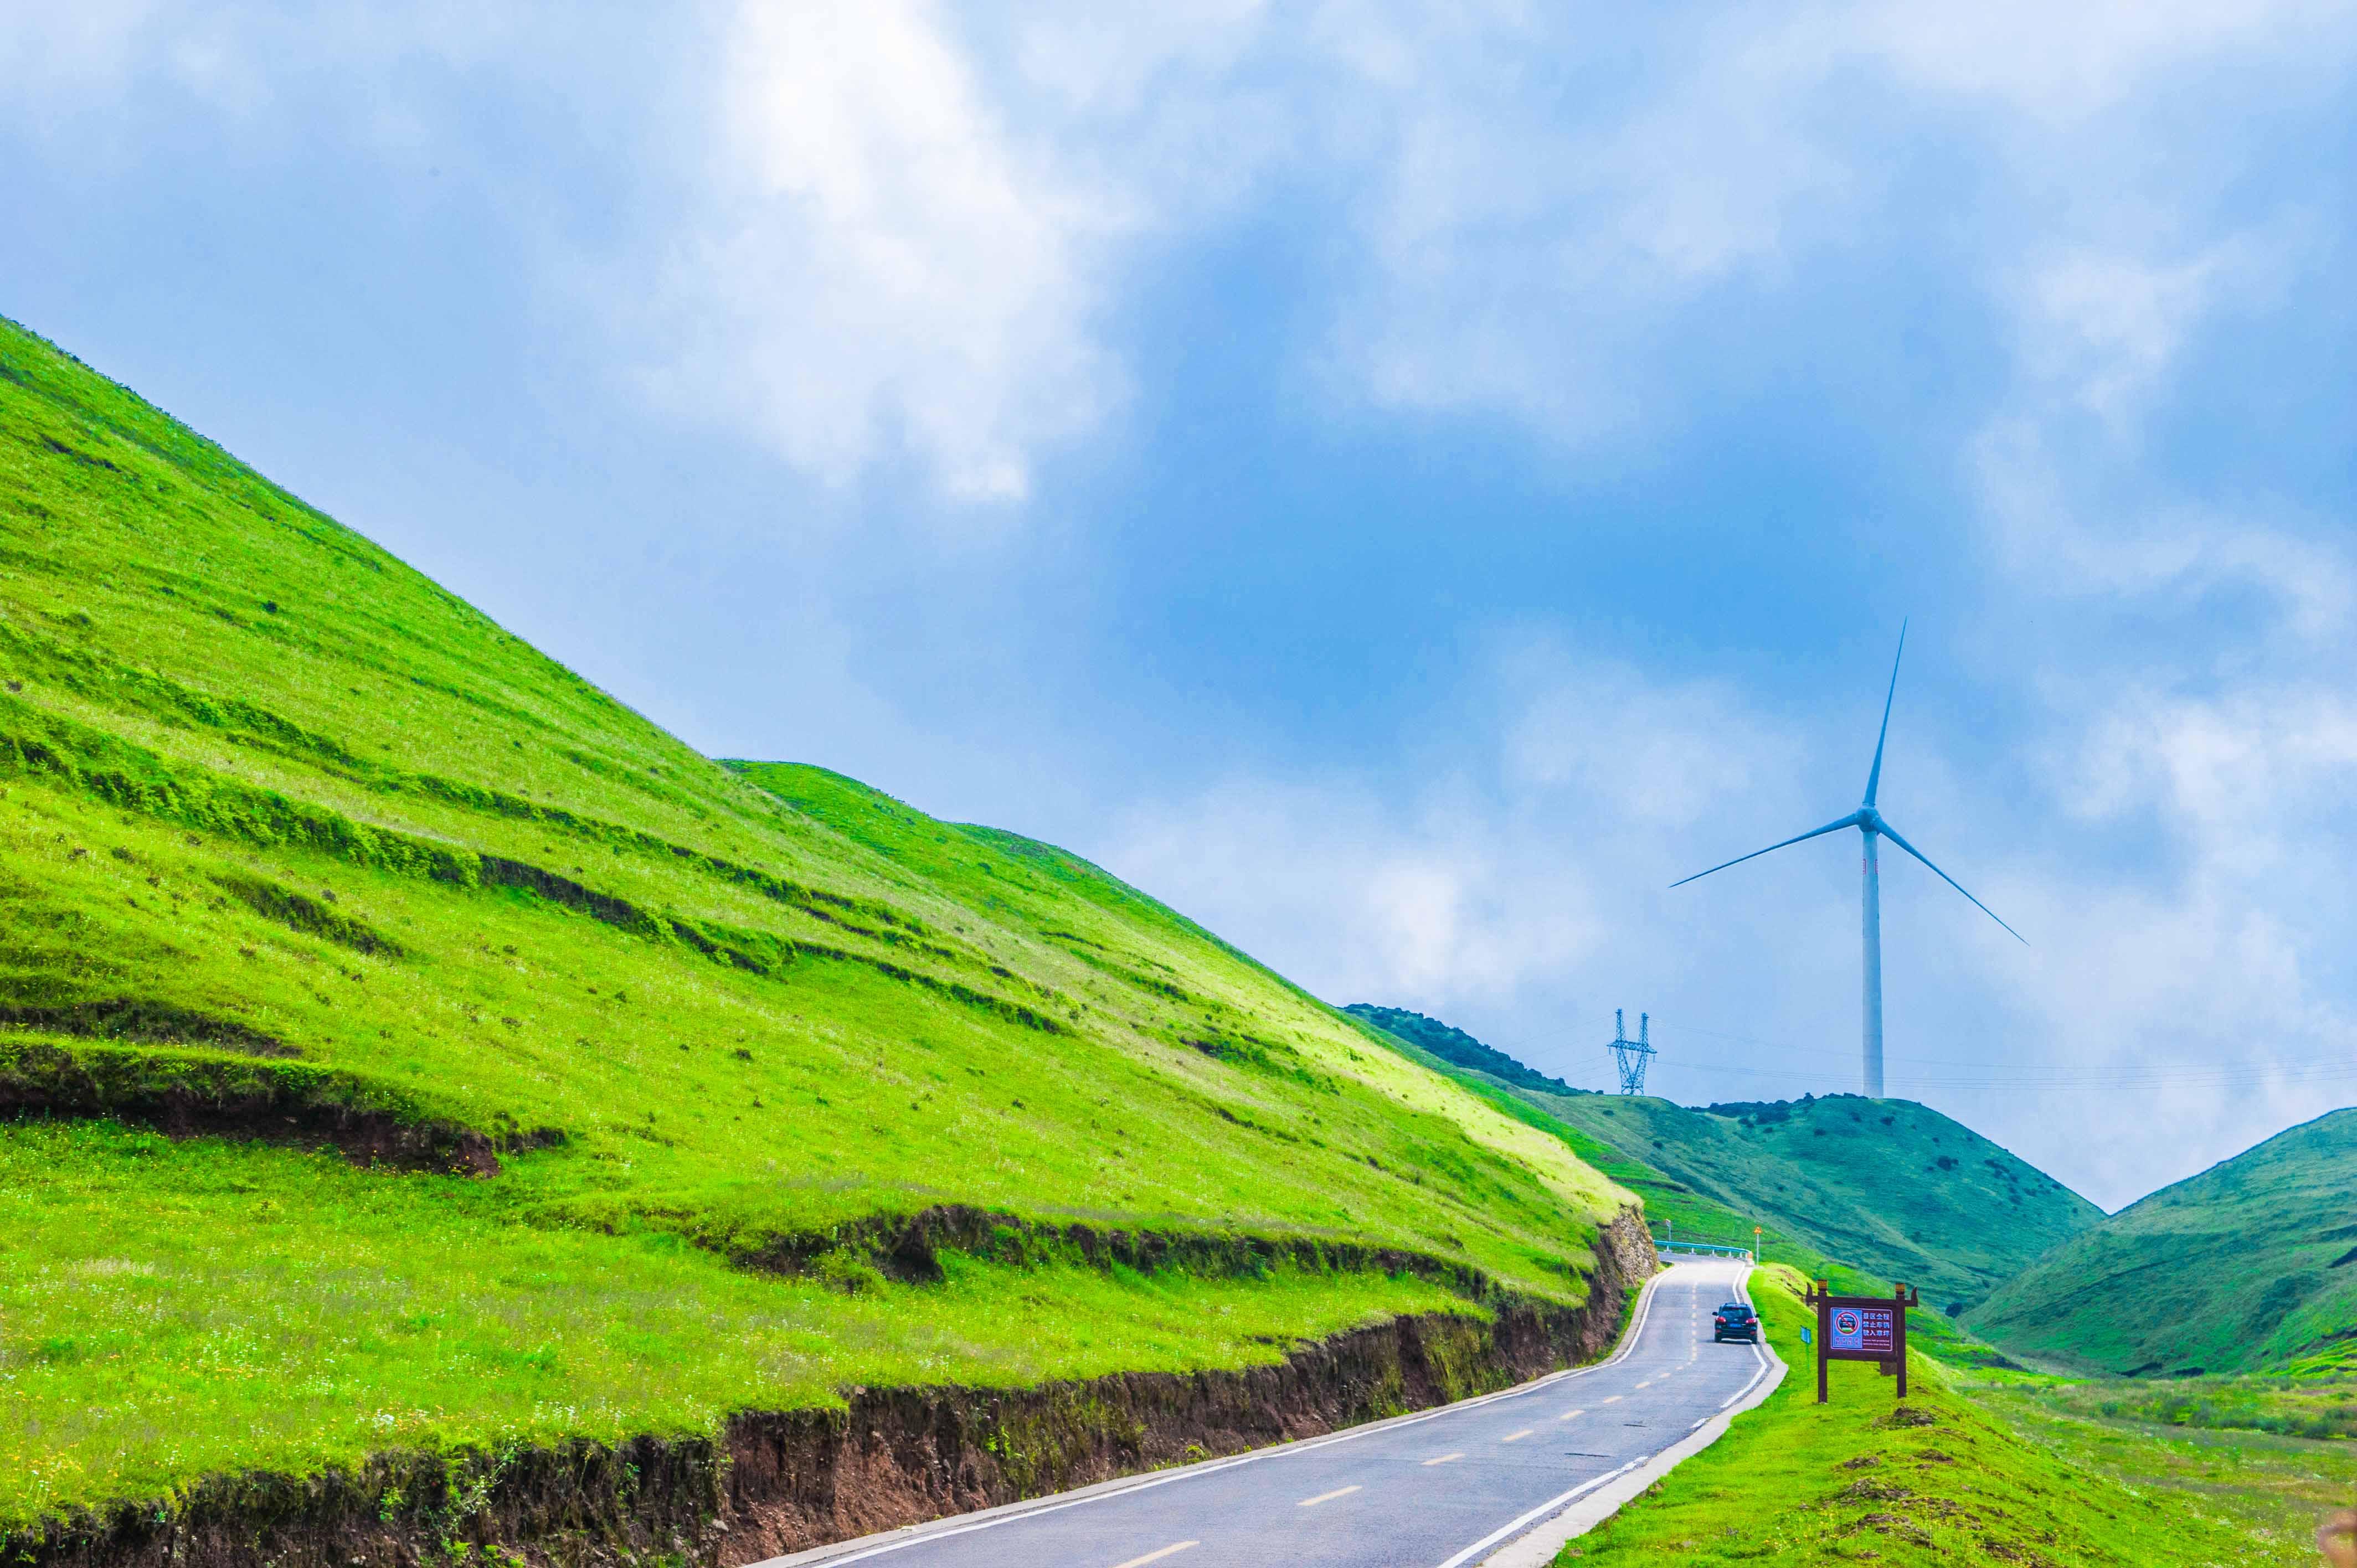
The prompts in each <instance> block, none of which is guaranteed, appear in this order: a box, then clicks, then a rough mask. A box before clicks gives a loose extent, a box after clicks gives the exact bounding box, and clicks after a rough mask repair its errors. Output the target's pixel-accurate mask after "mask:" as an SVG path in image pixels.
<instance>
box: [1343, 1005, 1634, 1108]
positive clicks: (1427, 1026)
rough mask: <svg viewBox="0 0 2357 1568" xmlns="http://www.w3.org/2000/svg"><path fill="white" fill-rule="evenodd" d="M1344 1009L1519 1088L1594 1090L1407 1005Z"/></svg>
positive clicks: (1456, 1063)
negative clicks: (1550, 1073)
mask: <svg viewBox="0 0 2357 1568" xmlns="http://www.w3.org/2000/svg"><path fill="white" fill-rule="evenodd" d="M1342 1011H1343V1012H1345V1013H1348V1014H1350V1015H1351V1016H1352V1017H1354V1018H1364V1019H1365V1020H1366V1021H1367V1022H1368V1023H1370V1024H1372V1025H1373V1026H1375V1027H1376V1028H1378V1029H1382V1030H1383V1031H1384V1032H1386V1033H1387V1034H1394V1035H1397V1036H1399V1037H1400V1038H1401V1039H1403V1040H1413V1041H1415V1043H1416V1044H1417V1045H1419V1046H1422V1047H1424V1048H1425V1049H1426V1050H1427V1051H1430V1052H1431V1053H1432V1054H1433V1055H1434V1056H1436V1057H1438V1058H1440V1059H1441V1060H1442V1061H1445V1062H1447V1063H1448V1064H1449V1065H1450V1066H1452V1067H1461V1068H1465V1069H1469V1070H1471V1071H1473V1072H1478V1073H1482V1074H1484V1075H1486V1076H1488V1077H1490V1078H1493V1079H1497V1080H1498V1081H1499V1082H1500V1083H1503V1084H1507V1085H1509V1086H1511V1087H1512V1088H1515V1089H1535V1090H1541V1091H1542V1092H1544V1093H1548V1094H1587V1093H1592V1092H1593V1090H1585V1089H1574V1088H1572V1087H1571V1085H1569V1084H1567V1083H1566V1082H1564V1080H1563V1079H1559V1078H1549V1077H1548V1076H1547V1075H1546V1074H1544V1073H1543V1072H1540V1071H1538V1070H1536V1069H1533V1068H1527V1067H1524V1066H1523V1064H1522V1063H1520V1062H1518V1061H1516V1060H1515V1059H1514V1058H1512V1057H1510V1056H1508V1055H1507V1054H1506V1053H1505V1052H1503V1051H1501V1050H1497V1049H1494V1048H1493V1047H1489V1046H1485V1045H1483V1044H1482V1043H1481V1042H1480V1041H1479V1040H1477V1039H1475V1038H1474V1037H1473V1036H1470V1035H1469V1034H1467V1033H1466V1032H1465V1031H1464V1030H1462V1029H1458V1028H1454V1027H1451V1026H1449V1025H1447V1024H1444V1023H1442V1022H1441V1021H1440V1020H1439V1019H1437V1018H1427V1017H1426V1016H1425V1015H1423V1014H1421V1013H1412V1012H1410V1011H1409V1010H1408V1009H1406V1008H1405V1007H1378V1006H1376V1005H1374V1004H1372V1003H1369V1002H1353V1003H1351V1004H1350V1005H1349V1006H1347V1007H1345V1008H1343V1009H1342Z"/></svg>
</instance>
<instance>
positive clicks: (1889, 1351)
mask: <svg viewBox="0 0 2357 1568" xmlns="http://www.w3.org/2000/svg"><path fill="white" fill-rule="evenodd" d="M1803 1299H1804V1300H1806V1302H1807V1303H1808V1305H1811V1306H1813V1307H1815V1308H1816V1309H1817V1402H1818V1403H1819V1404H1823V1403H1824V1402H1825V1365H1826V1363H1827V1362H1829V1361H1877V1362H1879V1363H1881V1366H1882V1373H1883V1376H1885V1377H1891V1376H1896V1377H1897V1378H1898V1380H1899V1397H1900V1399H1905V1398H1906V1397H1907V1309H1908V1308H1909V1307H1910V1306H1921V1305H1923V1302H1922V1298H1921V1297H1920V1296H1918V1295H1917V1294H1915V1292H1914V1291H1912V1290H1910V1289H1909V1288H1908V1287H1907V1286H1905V1285H1900V1287H1899V1288H1898V1289H1896V1290H1894V1291H1892V1292H1891V1293H1890V1294H1889V1295H1887V1296H1880V1295H1834V1294H1830V1287H1829V1285H1828V1284H1827V1283H1826V1282H1825V1281H1824V1280H1819V1281H1818V1282H1817V1283H1814V1284H1813V1285H1811V1286H1810V1287H1809V1294H1808V1295H1807V1296H1806V1297H1805V1298H1803Z"/></svg>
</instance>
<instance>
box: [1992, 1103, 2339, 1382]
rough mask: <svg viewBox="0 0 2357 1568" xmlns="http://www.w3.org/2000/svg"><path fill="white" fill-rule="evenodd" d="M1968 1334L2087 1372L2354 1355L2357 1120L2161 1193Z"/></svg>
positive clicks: (2052, 1256)
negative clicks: (2350, 1351)
mask: <svg viewBox="0 0 2357 1568" xmlns="http://www.w3.org/2000/svg"><path fill="white" fill-rule="evenodd" d="M1967 1322H1968V1323H1969V1324H1970V1325H1971V1326H1973V1327H1974V1328H1975V1330H1977V1331H1978V1332H1980V1333H1981V1334H1983V1335H1985V1336H1986V1337H1989V1338H1991V1339H1993V1340H1995V1341H1996V1343H1997V1344H1999V1345H2000V1346H2002V1347H2004V1348H2006V1349H2007V1350H2008V1351H2010V1352H2011V1353H2013V1354H2015V1355H2018V1356H2023V1357H2029V1358H2035V1359H2038V1360H2040V1361H2044V1362H2049V1363H2051V1364H2053V1365H2056V1366H2058V1367H2063V1368H2068V1369H2072V1370H2074V1371H2083V1372H2114V1373H2124V1374H2126V1375H2129V1376H2172V1377H2184V1376H2193V1375H2196V1374H2198V1373H2201V1372H2204V1371H2207V1372H2211V1373H2218V1372H2236V1371H2249V1370H2253V1369H2258V1368H2262V1367H2276V1366H2282V1365H2286V1364H2291V1363H2298V1362H2300V1361H2303V1360H2316V1359H2337V1357H2336V1352H2340V1351H2342V1350H2344V1349H2346V1348H2352V1346H2353V1345H2357V1110H2347V1111H2335V1112H2331V1113H2330V1114H2329V1115H2325V1116H2319V1117H2318V1118H2317V1119H2316V1120H2315V1121H2313V1122H2304V1123H2302V1124H2301V1125H2299V1126H2298V1127H2294V1128H2292V1129H2290V1130H2289V1131H2288V1132H2284V1133H2277V1134H2276V1136H2274V1137H2272V1138H2269V1139H2268V1140H2267V1141H2266V1143H2264V1144H2259V1145H2258V1146H2256V1147H2255V1148H2252V1149H2248V1150H2245V1151H2244V1153H2242V1154H2240V1155H2235V1156H2234V1157H2233V1159H2231V1160H2227V1161H2224V1162H2223V1163H2222V1164H2219V1165H2212V1166H2211V1167H2210V1168H2209V1169H2208V1170H2206V1171H2203V1172H2202V1173H2201V1175H2199V1176H2190V1177H2188V1178H2187V1179H2186V1180H2184V1181H2181V1182H2179V1183H2178V1184H2177V1185H2176V1186H2174V1187H2163V1188H2162V1189H2161V1190H2160V1191H2158V1192H2157V1193H2154V1194H2153V1195H2152V1196H2151V1197H2147V1198H2145V1199H2144V1200H2143V1201H2141V1202H2139V1203H2135V1204H2132V1205H2130V1206H2129V1207H2128V1208H2124V1209H2122V1210H2120V1212H2118V1213H2117V1214H2115V1215H2113V1216H2112V1217H2111V1218H2110V1219H2105V1220H2104V1221H2103V1222H2102V1223H2101V1224H2100V1225H2097V1226H2095V1227H2094V1228H2093V1229H2092V1230H2087V1231H2085V1232H2084V1233H2083V1234H2082V1235H2080V1236H2078V1237H2076V1238H2074V1239H2072V1240H2069V1241H2067V1242H2065V1243H2064V1244H2062V1245H2061V1246H2059V1247H2057V1248H2055V1249H2054V1250H2053V1251H2051V1252H2049V1253H2048V1254H2047V1255H2046V1256H2044V1257H2042V1258H2040V1260H2039V1261H2038V1262H2037V1263H2036V1264H2035V1265H2034V1266H2032V1267H2031V1268H2030V1269H2029V1270H2028V1271H2027V1272H2026V1273H2023V1274H2022V1275H2021V1277H2020V1278H2018V1279H2017V1280H2015V1281H2013V1282H2012V1283H2009V1284H2007V1286H2006V1287H2005V1288H2004V1289H2002V1290H1999V1291H1998V1292H1996V1294H1994V1295H1992V1296H1990V1297H1989V1299H1988V1300H1987V1301H1986V1302H1984V1303H1982V1304H1981V1305H1979V1306H1978V1307H1976V1308H1975V1310H1974V1311H1973V1312H1972V1313H1971V1314H1970V1316H1969V1317H1968V1318H1967Z"/></svg>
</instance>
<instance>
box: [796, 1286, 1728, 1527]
mask: <svg viewBox="0 0 2357 1568" xmlns="http://www.w3.org/2000/svg"><path fill="white" fill-rule="evenodd" d="M1745 1277H1746V1270H1745V1268H1744V1266H1743V1265H1741V1264H1739V1263H1733V1262H1718V1261H1710V1262H1681V1263H1675V1264H1673V1265H1671V1266H1670V1267H1669V1268H1668V1269H1666V1270H1664V1271H1663V1272H1662V1273H1660V1274H1658V1275H1656V1276H1655V1277H1654V1279H1653V1281H1652V1283H1651V1285H1650V1286H1649V1288H1648V1290H1647V1293H1646V1294H1645V1296H1644V1298H1643V1300H1642V1302H1641V1305H1640V1307H1639V1312H1640V1314H1641V1316H1640V1319H1639V1322H1638V1326H1637V1328H1636V1331H1635V1332H1634V1333H1633V1334H1632V1335H1631V1336H1630V1337H1629V1338H1628V1339H1627V1340H1626V1341H1625V1342H1624V1343H1623V1345H1622V1348H1621V1349H1620V1352H1619V1353H1618V1354H1616V1355H1615V1356H1614V1357H1613V1359H1609V1360H1607V1361H1602V1362H1599V1363H1598V1364H1597V1365H1595V1366H1592V1367H1584V1368H1580V1369H1575V1370H1572V1371H1568V1372H1557V1373H1555V1374H1553V1375H1551V1376H1548V1377H1544V1378H1540V1379H1538V1380H1534V1381H1533V1382H1528V1383H1524V1384H1523V1385H1522V1386H1521V1387H1519V1388H1514V1389H1509V1390H1507V1391H1504V1392H1502V1393H1496V1394H1491V1395H1488V1396H1486V1397H1483V1398H1480V1399H1472V1400H1466V1401H1464V1402H1460V1403H1458V1404H1453V1405H1444V1406H1442V1407H1441V1408H1439V1409H1437V1410H1430V1411H1425V1412H1420V1413H1418V1414H1415V1415H1407V1416H1401V1417H1397V1418H1395V1419H1394V1420H1391V1421H1385V1422H1377V1423H1372V1424H1370V1425H1366V1426H1359V1427H1352V1428H1351V1429H1350V1430H1348V1431H1345V1432H1339V1433H1335V1434H1331V1435H1329V1436H1326V1437H1318V1438H1311V1439H1308V1440H1306V1441H1304V1442H1300V1443H1288V1444H1280V1445H1278V1446H1275V1447H1271V1448H1263V1449H1257V1450H1255V1451H1254V1452H1252V1453H1250V1454H1242V1455H1236V1456H1234V1457H1232V1458H1229V1459H1221V1460H1213V1461H1211V1462H1208V1463H1205V1464H1200V1465H1191V1466H1186V1467H1185V1468H1183V1469H1177V1470H1163V1471H1157V1472H1155V1473H1153V1474H1150V1475H1146V1476H1141V1477H1132V1478H1129V1479H1126V1480H1123V1481H1116V1482H1111V1483H1108V1484H1106V1485H1104V1486H1102V1487H1091V1488H1089V1489H1088V1490H1086V1491H1082V1492H1078V1493H1071V1494H1067V1495H1065V1496H1063V1497H1057V1498H1038V1499H1036V1500H1034V1501H1031V1502H1026V1503H1017V1504H1014V1505H1011V1506H1009V1507H1006V1508H1003V1509H992V1510H990V1511H989V1512H987V1513H982V1514H974V1515H969V1516H966V1517H963V1518H958V1519H947V1520H938V1521H936V1522H934V1523H932V1524H928V1525H921V1526H919V1527H917V1528H915V1529H911V1530H897V1531H894V1532H892V1533H891V1534H888V1535H882V1536H870V1537H867V1538H866V1539H864V1540H861V1541H845V1542H843V1543H841V1544H839V1545H835V1546H830V1547H823V1548H820V1549H819V1550H817V1551H814V1552H798V1553H796V1554H795V1555H794V1556H791V1557H780V1558H773V1559H771V1560H770V1562H769V1563H763V1564H759V1565H758V1568H788V1565H789V1564H791V1565H792V1568H803V1565H805V1564H812V1565H814V1564H818V1563H825V1564H827V1565H828V1568H837V1565H844V1564H849V1563H874V1564H876V1568H1146V1565H1147V1564H1150V1563H1155V1564H1158V1563H1168V1565H1169V1568H1266V1565H1267V1564H1270V1563H1285V1564H1287V1565H1289V1568H1309V1565H1312V1564H1315V1565H1319V1568H1472V1565H1474V1564H1478V1563H1483V1562H1486V1561H1490V1560H1491V1559H1492V1558H1493V1557H1497V1556H1500V1555H1501V1554H1503V1555H1504V1556H1505V1557H1508V1558H1518V1557H1520V1556H1522V1555H1523V1554H1525V1552H1528V1551H1530V1550H1533V1549H1534V1547H1536V1546H1537V1545H1539V1544H1541V1543H1540V1542H1539V1541H1538V1540H1537V1538H1538V1537H1540V1536H1543V1535H1544V1534H1545V1533H1546V1531H1547V1528H1548V1526H1549V1524H1550V1521H1554V1525H1555V1533H1554V1537H1553V1539H1555V1540H1560V1539H1561V1538H1562V1535H1563V1533H1564V1530H1563V1521H1564V1520H1566V1518H1568V1517H1570V1516H1571V1515H1572V1513H1573V1512H1574V1511H1575V1510H1578V1509H1579V1508H1580V1505H1581V1503H1582V1500H1583V1499H1587V1501H1588V1504H1589V1508H1590V1509H1594V1508H1597V1507H1599V1506H1602V1505H1604V1504H1605V1503H1607V1502H1609V1496H1610V1495H1611V1494H1612V1493H1613V1492H1615V1491H1616V1490H1618V1489H1620V1488H1616V1487H1614V1485H1613V1484H1614V1483H1615V1482H1621V1481H1626V1482H1630V1483H1633V1484H1641V1483H1642V1480H1643V1479H1644V1478H1646V1477H1641V1476H1640V1475H1639V1472H1641V1471H1642V1472H1647V1475H1648V1476H1649V1475H1650V1466H1651V1465H1652V1463H1653V1462H1655V1461H1657V1460H1658V1459H1660V1458H1662V1457H1663V1456H1664V1455H1665V1453H1666V1451H1667V1450H1669V1449H1671V1448H1674V1447H1677V1446H1679V1445H1681V1444H1686V1443H1687V1440H1688V1439H1689V1438H1692V1437H1694V1436H1695V1434H1696V1433H1697V1432H1698V1431H1699V1429H1700V1428H1702V1427H1703V1426H1705V1425H1706V1424H1707V1423H1710V1421H1711V1420H1712V1418H1714V1417H1716V1416H1718V1415H1720V1414H1721V1413H1723V1412H1726V1411H1727V1410H1728V1409H1730V1408H1732V1407H1734V1406H1735V1405H1736V1404H1737V1403H1738V1402H1740V1401H1743V1400H1745V1398H1746V1396H1747V1395H1753V1394H1758V1393H1760V1392H1761V1391H1763V1390H1764V1388H1765V1387H1766V1386H1769V1384H1770V1372H1771V1369H1772V1365H1773V1364H1772V1363H1771V1362H1770V1360H1769V1359H1767V1357H1765V1356H1764V1355H1762V1354H1761V1353H1760V1351H1759V1350H1758V1349H1757V1348H1754V1347H1752V1346H1749V1345H1745V1344H1740V1343H1729V1344H1724V1345H1718V1344H1713V1343H1712V1342H1711V1337H1710V1319H1711V1312H1712V1309H1713V1308H1715V1307H1717V1305H1719V1304H1720V1303H1721V1302H1723V1301H1726V1300H1728V1299H1729V1298H1730V1297H1736V1298H1740V1297H1741V1296H1742V1294H1743V1290H1742V1281H1743V1280H1744V1278H1745ZM1697 1441H1699V1439H1698V1440H1697ZM1517 1541H1523V1545H1524V1550H1523V1552H1516V1551H1515V1550H1514V1547H1515V1544H1516V1542H1517ZM1540 1560H1544V1559H1543V1558H1541V1559H1540Z"/></svg>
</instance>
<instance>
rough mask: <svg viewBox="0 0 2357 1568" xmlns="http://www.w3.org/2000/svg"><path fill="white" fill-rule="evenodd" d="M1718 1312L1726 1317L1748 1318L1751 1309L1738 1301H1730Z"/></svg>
mask: <svg viewBox="0 0 2357 1568" xmlns="http://www.w3.org/2000/svg"><path fill="white" fill-rule="evenodd" d="M1718 1310H1719V1311H1720V1312H1721V1313H1723V1314H1725V1315H1726V1316H1728V1317H1749V1316H1751V1309H1750V1308H1749V1307H1748V1306H1746V1305H1743V1304H1742V1303H1741V1302H1739V1301H1730V1302H1728V1303H1727V1305H1725V1306H1722V1307H1720V1308H1719V1309H1718Z"/></svg>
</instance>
